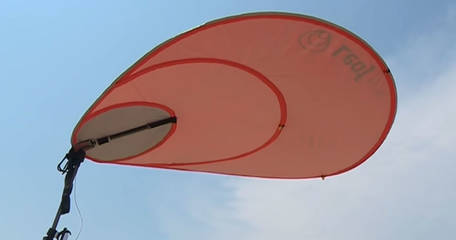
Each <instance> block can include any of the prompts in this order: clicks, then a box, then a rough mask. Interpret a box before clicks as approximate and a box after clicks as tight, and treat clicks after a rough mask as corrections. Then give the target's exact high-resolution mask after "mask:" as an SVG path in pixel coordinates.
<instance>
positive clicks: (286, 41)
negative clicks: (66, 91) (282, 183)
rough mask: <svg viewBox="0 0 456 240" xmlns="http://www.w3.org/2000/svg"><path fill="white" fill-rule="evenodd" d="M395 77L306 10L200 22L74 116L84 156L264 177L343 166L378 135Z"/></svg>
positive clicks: (324, 172) (354, 40) (368, 51)
mask: <svg viewBox="0 0 456 240" xmlns="http://www.w3.org/2000/svg"><path fill="white" fill-rule="evenodd" d="M395 114H396V89H395V85H394V81H393V77H392V75H391V73H390V71H389V69H388V67H387V66H386V64H385V63H384V62H383V60H382V59H381V57H380V56H379V55H378V54H377V53H376V52H375V51H374V50H373V49H372V48H371V47H370V46H369V45H368V44H367V43H366V42H364V41H363V40H361V39H360V38H358V37H357V36H355V35H354V34H353V33H351V32H349V31H347V30H345V29H343V28H341V27H339V26H336V25H334V24H332V23H328V22H326V21H323V20H321V19H316V18H313V17H309V16H303V15H295V14H287V13H256V14H245V15H240V16H234V17H229V18H224V19H220V20H216V21H213V22H210V23H207V24H205V25H203V26H200V27H198V28H196V29H193V30H191V31H188V32H186V33H183V34H181V35H179V36H177V37H175V38H173V39H170V40H169V41H167V42H165V43H163V44H161V45H160V46H158V47H156V48H155V49H153V50H152V51H150V52H149V53H148V54H147V55H145V56H144V57H143V58H141V59H140V60H139V61H138V62H136V63H135V64H134V65H133V66H132V67H130V68H129V69H128V70H127V71H126V72H124V73H123V74H122V75H121V76H120V77H119V78H118V79H117V80H115V81H114V83H113V84H112V85H111V86H110V87H109V88H108V89H107V90H106V91H105V92H104V93H103V94H102V95H101V97H100V98H99V99H98V100H97V101H96V102H95V103H94V104H93V105H92V106H91V107H90V108H89V110H88V111H87V112H86V113H85V115H84V116H83V117H82V118H81V120H80V122H79V123H78V124H77V126H76V128H75V130H74V131H73V135H72V139H71V140H72V144H73V145H75V144H77V143H80V142H83V141H87V140H89V141H92V142H93V143H95V146H94V147H93V148H91V149H89V150H87V158H89V159H91V160H93V161H96V162H99V163H115V164H123V165H134V166H144V167H154V168H167V169H179V170H189V171H199V172H211V173H220V174H230V175H241V176H256V177H268V178H312V177H325V176H330V175H335V174H339V173H342V172H345V171H348V170H350V169H352V168H354V167H356V166H358V165H359V164H361V163H363V162H364V161H365V160H367V158H369V157H370V156H371V155H372V154H373V153H374V152H375V151H376V150H377V149H378V148H379V147H380V145H381V144H382V142H383V141H384V140H385V138H386V136H387V134H388V132H389V130H390V128H391V125H392V124H393V120H394V117H395Z"/></svg>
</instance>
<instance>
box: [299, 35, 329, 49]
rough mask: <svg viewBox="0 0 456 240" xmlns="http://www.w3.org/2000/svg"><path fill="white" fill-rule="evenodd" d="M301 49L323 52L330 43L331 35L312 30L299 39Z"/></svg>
mask: <svg viewBox="0 0 456 240" xmlns="http://www.w3.org/2000/svg"><path fill="white" fill-rule="evenodd" d="M298 41H299V44H300V45H301V47H302V48H304V49H306V50H310V51H312V52H323V51H324V50H326V49H327V48H328V46H329V44H330V43H331V35H330V34H329V33H328V32H326V31H324V30H314V31H310V32H307V33H305V34H303V35H301V36H300V37H299V40H298Z"/></svg>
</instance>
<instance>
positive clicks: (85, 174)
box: [0, 0, 456, 240]
mask: <svg viewBox="0 0 456 240" xmlns="http://www.w3.org/2000/svg"><path fill="white" fill-rule="evenodd" d="M334 2H335V1H322V0H320V1H302V0H301V1H287V0H281V1H265V0H262V1H256V0H255V1H253V0H252V1H240V0H239V1H220V2H217V1H185V2H184V1H180V2H179V1H96V2H95V1H36V2H31V1H9V0H6V1H5V0H4V1H2V2H1V3H0V56H1V57H0V66H1V67H0V74H1V78H0V79H1V81H2V85H3V86H4V88H3V89H4V90H3V92H2V94H0V99H1V101H0V103H1V108H2V114H1V118H0V121H1V122H0V123H1V124H0V126H1V132H2V138H0V144H1V146H2V148H1V150H0V151H1V156H2V160H1V161H2V167H1V168H0V187H1V191H2V197H1V198H0V232H1V233H2V238H5V239H34V238H35V239H36V238H38V239H40V238H41V237H42V236H43V235H44V234H45V232H46V230H47V228H48V227H49V226H50V224H51V222H52V219H53V217H54V214H55V211H56V208H57V206H58V203H59V198H60V194H61V189H62V182H63V178H62V176H61V175H59V174H58V172H57V171H56V169H55V167H56V164H57V163H58V161H59V160H60V159H61V158H62V157H63V155H64V154H65V153H66V152H67V150H68V149H69V147H70V141H69V139H70V134H71V131H72V130H73V127H74V125H75V124H76V123H77V121H78V120H79V118H80V117H81V116H82V114H83V113H84V112H85V110H86V109H87V108H88V107H89V106H90V104H91V103H92V102H93V101H94V100H95V99H96V98H97V97H98V96H99V95H100V94H101V92H102V91H103V90H104V89H105V88H106V87H107V86H109V84H110V83H111V82H112V81H113V80H114V79H115V78H116V77H117V76H118V75H119V74H120V73H122V72H123V71H124V70H125V69H126V68H128V67H129V66H130V65H131V64H133V63H134V62H135V61H136V60H137V59H138V58H140V57H141V56H143V55H144V54H145V53H146V52H148V51H149V50H150V49H152V48H153V47H154V46H156V45H157V44H159V43H161V42H163V41H165V40H167V39H169V38H171V37H173V36H175V35H177V34H179V33H181V32H183V31H186V30H189V29H191V28H194V27H196V26H198V25H201V24H203V23H205V22H207V21H210V20H213V19H217V18H221V17H226V16H230V15H236V14H240V13H246V12H254V11H286V12H293V13H300V14H305V15H312V16H316V17H319V18H323V19H326V20H328V21H331V22H334V23H336V24H338V25H341V26H343V27H345V28H347V29H349V30H351V31H352V32H354V33H356V34H357V35H359V36H360V37H362V38H364V39H365V40H367V42H369V43H370V44H371V46H373V47H374V49H376V50H377V52H379V53H380V55H382V56H383V57H384V59H385V61H386V62H387V64H388V65H389V66H390V68H391V70H392V72H393V76H394V77H395V80H396V83H397V87H398V94H399V111H398V115H397V118H396V122H395V125H394V127H393V129H392V131H391V134H390V136H389V137H388V138H387V140H386V142H385V144H384V145H383V146H382V147H381V149H380V150H379V151H378V152H377V153H376V154H375V155H374V156H373V157H372V158H371V159H370V160H368V161H367V162H366V163H364V164H362V165H361V166H360V167H358V168H356V169H354V170H352V171H350V172H348V173H345V174H342V175H339V176H335V177H332V178H329V179H327V180H325V181H321V180H302V181H280V180H258V179H250V178H237V177H230V176H220V175H211V174H199V173H187V172H178V171H165V170H156V169H145V168H136V167H120V166H108V165H100V164H96V163H93V162H90V161H85V162H84V163H83V166H82V168H81V170H80V173H79V175H78V178H77V183H76V194H77V200H78V204H79V207H80V208H81V211H82V215H83V219H84V227H83V230H82V233H81V235H80V238H79V239H112V240H116V239H134V238H146V239H163V240H174V239H176V240H177V239H233V238H236V239H242V240H244V239H246V240H250V239H262V240H269V239H271V240H272V239H279V238H280V239H451V238H452V236H454V226H456V220H455V219H454V216H455V215H456V207H454V202H456V193H455V191H454V184H455V183H456V176H455V174H454V169H455V167H456V163H455V162H454V159H455V156H456V150H454V149H455V148H454V146H453V145H454V142H455V140H456V136H455V135H456V134H455V132H456V131H455V130H456V128H455V127H454V126H453V125H454V124H453V123H454V122H456V110H455V109H456V108H454V104H455V103H456V97H455V95H454V92H455V91H456V81H455V79H456V70H455V69H456V31H454V29H456V5H455V4H453V3H452V2H451V1H411V0H410V1H400V2H399V1H393V0H387V1H376V2H373V1H339V2H338V3H334ZM452 143H453V144H452ZM73 198H74V196H73ZM72 207H73V208H72V212H71V214H70V215H65V216H64V217H63V218H62V221H61V224H60V226H61V227H63V226H67V227H69V228H70V229H71V230H72V231H73V233H74V235H76V233H77V232H78V230H79V228H80V222H79V217H78V214H77V211H76V208H75V205H74V204H73V205H72ZM73 239H74V238H73Z"/></svg>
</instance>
